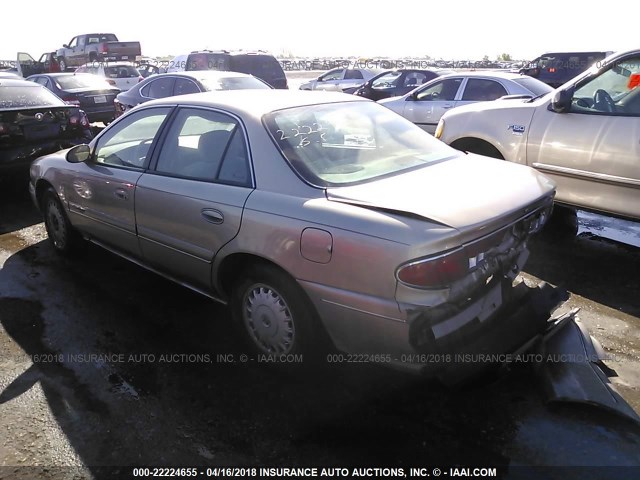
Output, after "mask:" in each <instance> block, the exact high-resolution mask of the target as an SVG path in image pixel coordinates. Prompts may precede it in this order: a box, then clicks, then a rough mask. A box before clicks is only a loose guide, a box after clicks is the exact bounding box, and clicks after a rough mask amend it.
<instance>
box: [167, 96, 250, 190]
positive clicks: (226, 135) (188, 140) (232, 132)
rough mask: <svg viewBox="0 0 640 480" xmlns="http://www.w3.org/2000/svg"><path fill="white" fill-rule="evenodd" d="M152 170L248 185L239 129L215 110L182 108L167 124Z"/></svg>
mask: <svg viewBox="0 0 640 480" xmlns="http://www.w3.org/2000/svg"><path fill="white" fill-rule="evenodd" d="M156 171H158V172H160V173H165V174H168V175H172V176H178V177H184V178H191V179H194V180H202V181H209V182H211V181H219V182H222V183H231V184H235V185H248V184H249V183H250V177H249V162H248V156H247V151H246V146H245V141H244V136H243V132H242V128H241V127H240V125H239V124H238V122H237V121H236V120H235V119H233V118H232V117H229V116H227V115H224V114H222V113H219V112H212V111H208V110H199V109H193V108H183V109H181V111H180V112H178V114H177V115H176V117H175V119H174V121H173V122H172V124H171V128H170V130H169V132H168V133H167V136H166V139H165V141H164V144H163V148H162V152H161V153H160V156H159V157H158V164H157V166H156Z"/></svg>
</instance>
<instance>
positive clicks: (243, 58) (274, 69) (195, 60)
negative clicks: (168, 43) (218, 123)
mask: <svg viewBox="0 0 640 480" xmlns="http://www.w3.org/2000/svg"><path fill="white" fill-rule="evenodd" d="M184 69H185V70H186V71H193V70H226V71H229V72H240V73H246V74H247V75H253V76H254V77H258V78H259V79H261V80H264V81H265V82H267V83H268V84H269V85H271V86H272V87H273V88H288V85H287V76H286V75H285V74H284V70H282V66H281V65H280V62H278V60H276V57H274V56H273V55H270V54H268V53H267V52H263V51H262V50H259V51H245V50H239V51H228V50H218V51H211V50H200V51H196V52H191V53H190V54H189V56H188V57H187V62H186V65H185V68H184Z"/></svg>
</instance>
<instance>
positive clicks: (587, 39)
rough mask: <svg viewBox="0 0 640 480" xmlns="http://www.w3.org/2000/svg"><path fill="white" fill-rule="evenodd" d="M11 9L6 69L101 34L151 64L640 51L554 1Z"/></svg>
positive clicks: (614, 28)
mask: <svg viewBox="0 0 640 480" xmlns="http://www.w3.org/2000/svg"><path fill="white" fill-rule="evenodd" d="M9 5H11V9H12V10H8V9H7V6H4V7H3V10H4V11H3V22H2V29H1V30H0V59H2V60H12V59H15V58H16V53H17V52H18V51H24V52H28V53H30V54H31V55H32V56H33V57H34V58H36V59H38V58H39V57H40V55H41V54H42V53H44V52H47V51H53V50H55V49H57V48H60V47H61V46H62V44H63V43H67V42H68V41H69V40H71V38H72V37H73V36H75V35H79V34H82V33H98V32H101V33H115V34H116V35H117V36H118V38H119V39H120V40H123V41H127V40H138V41H140V43H141V45H142V53H143V55H146V56H151V57H156V56H165V55H179V54H185V53H189V52H190V51H192V50H197V49H203V48H209V49H238V48H244V49H262V50H268V51H270V52H271V53H273V54H274V55H280V54H289V53H290V54H292V55H294V56H309V57H316V56H350V55H355V56H359V57H392V58H402V57H405V56H412V57H424V56H426V55H428V56H430V57H432V58H436V59H438V58H443V59H453V60H479V59H482V58H483V57H484V56H485V55H486V56H488V57H489V58H490V59H495V58H496V57H497V56H498V55H500V54H502V53H508V54H510V55H511V57H512V58H514V59H529V60H531V59H533V58H535V57H537V56H539V55H540V54H542V53H544V52H550V51H618V50H622V49H629V48H637V47H638V44H637V43H636V44H634V43H633V41H634V40H632V37H634V36H635V35H634V29H633V28H623V24H624V18H622V19H621V21H622V24H621V23H620V21H614V20H612V18H613V17H607V15H606V14H605V18H606V21H603V22H599V21H598V19H597V18H596V17H597V16H598V14H597V13H595V12H598V10H597V9H596V8H595V7H586V6H583V7H580V8H577V6H576V4H574V3H573V2H572V3H569V2H566V3H565V2H558V1H555V2H552V1H548V0H539V1H537V2H535V3H531V2H529V3H519V2H504V1H495V2H494V1H492V0H483V1H467V0H458V1H456V2H452V1H448V2H447V1H445V2H434V1H424V2H420V3H418V2H416V3H413V4H402V3H395V2H374V1H372V0H368V1H366V0H355V1H353V0H352V1H348V0H347V1H345V0H340V1H336V0H322V1H318V0H316V1H307V2H305V1H301V0H296V1H291V0H279V1H275V2H264V1H254V0H236V1H225V2H216V1H209V2H205V1H195V0H180V1H178V2H171V3H169V2H160V1H153V2H152V1H149V0H138V1H136V0H130V1H127V2H125V1H121V0H110V1H109V2H107V3H105V4H101V6H100V7H99V8H98V7H96V8H93V7H94V6H95V5H97V4H95V3H94V2H79V3H76V4H75V5H76V6H75V7H73V6H66V7H64V8H61V7H60V3H59V2H52V1H51V0H46V1H45V0H30V1H29V2H24V3H22V2H10V4H9ZM169 5H171V6H169ZM404 5H409V6H407V7H405V6H404ZM617 11H618V12H621V11H622V12H623V11H624V9H623V8H621V9H620V10H617ZM578 12H582V13H578ZM11 18H14V19H15V20H16V21H11ZM26 19H28V21H26ZM7 20H9V21H7ZM18 20H19V21H18ZM629 20H630V21H631V18H630V19H629ZM631 23H632V24H633V21H631ZM26 27H28V28H26ZM627 27H629V25H627Z"/></svg>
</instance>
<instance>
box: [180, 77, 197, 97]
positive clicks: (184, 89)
mask: <svg viewBox="0 0 640 480" xmlns="http://www.w3.org/2000/svg"><path fill="white" fill-rule="evenodd" d="M198 92H200V88H199V87H198V85H196V84H195V83H194V82H192V81H191V80H187V79H185V78H176V84H175V86H174V87H173V94H174V95H186V94H188V93H198Z"/></svg>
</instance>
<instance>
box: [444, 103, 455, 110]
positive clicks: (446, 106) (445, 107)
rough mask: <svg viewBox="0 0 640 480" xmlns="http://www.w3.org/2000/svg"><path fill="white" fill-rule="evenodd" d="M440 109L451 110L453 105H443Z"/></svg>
mask: <svg viewBox="0 0 640 480" xmlns="http://www.w3.org/2000/svg"><path fill="white" fill-rule="evenodd" d="M442 108H444V109H445V110H446V109H447V108H453V105H451V104H447V105H443V106H442Z"/></svg>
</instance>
